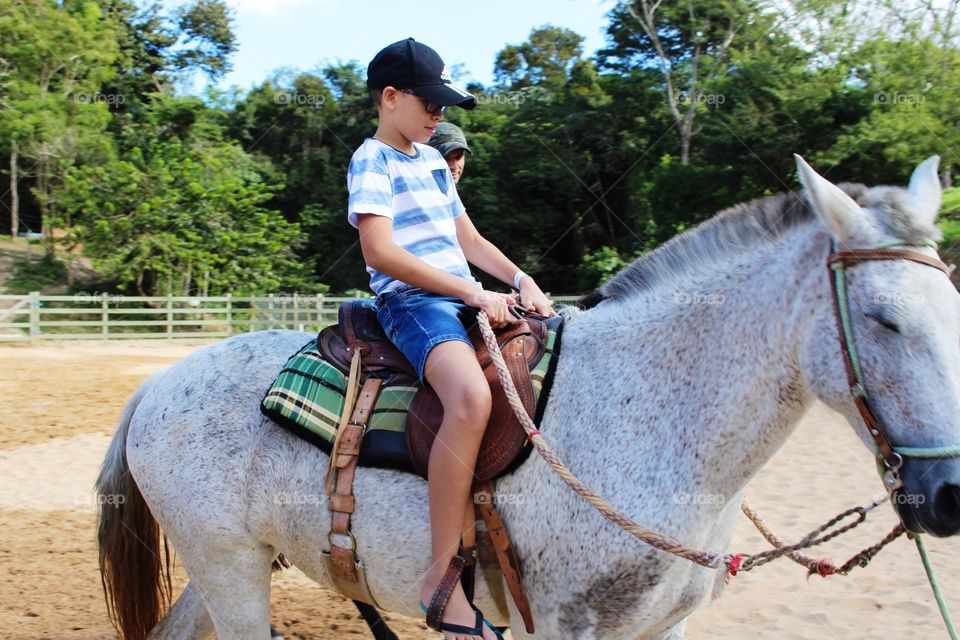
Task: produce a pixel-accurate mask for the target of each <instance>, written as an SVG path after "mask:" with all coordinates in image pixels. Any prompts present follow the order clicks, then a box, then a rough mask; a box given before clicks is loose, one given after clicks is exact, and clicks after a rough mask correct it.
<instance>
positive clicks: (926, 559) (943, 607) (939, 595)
mask: <svg viewBox="0 0 960 640" xmlns="http://www.w3.org/2000/svg"><path fill="white" fill-rule="evenodd" d="M913 541H914V542H916V543H917V551H919V552H920V560H921V561H923V570H924V571H926V572H927V580H928V581H929V582H930V588H931V589H933V597H934V598H936V599H937V607H938V608H939V609H940V616H941V617H943V623H944V624H945V625H947V633H948V634H950V640H960V639H958V637H957V630H956V628H954V626H953V618H951V617H950V610H949V609H947V603H946V601H944V599H943V592H942V591H941V590H940V583H939V582H938V581H937V575H936V574H935V573H934V572H933V563H931V562H930V556H929V555H928V554H927V547H926V545H924V544H923V538H922V537H920V536H914V538H913Z"/></svg>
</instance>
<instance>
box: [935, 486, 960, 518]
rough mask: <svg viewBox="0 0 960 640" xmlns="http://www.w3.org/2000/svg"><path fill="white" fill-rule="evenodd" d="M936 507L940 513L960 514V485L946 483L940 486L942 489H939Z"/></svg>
mask: <svg viewBox="0 0 960 640" xmlns="http://www.w3.org/2000/svg"><path fill="white" fill-rule="evenodd" d="M934 507H935V508H936V511H937V512H938V513H943V514H950V515H958V514H960V486H958V485H955V484H945V485H943V486H942V487H940V490H939V491H937V497H936V503H935V504H934Z"/></svg>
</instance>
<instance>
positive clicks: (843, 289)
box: [827, 240, 960, 494]
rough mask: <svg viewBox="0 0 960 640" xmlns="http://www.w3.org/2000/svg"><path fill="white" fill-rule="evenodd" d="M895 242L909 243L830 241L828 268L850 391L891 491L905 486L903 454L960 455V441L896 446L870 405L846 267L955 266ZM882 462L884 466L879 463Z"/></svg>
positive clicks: (947, 269)
mask: <svg viewBox="0 0 960 640" xmlns="http://www.w3.org/2000/svg"><path fill="white" fill-rule="evenodd" d="M894 246H907V243H905V242H896V243H890V244H887V245H883V246H880V247H875V248H871V249H847V250H845V251H840V250H839V247H838V243H837V242H836V241H835V240H834V241H832V242H831V246H830V254H829V255H828V257H827V268H828V269H830V272H831V277H830V287H831V289H832V291H833V308H834V312H835V314H836V318H837V328H838V333H839V336H840V346H841V351H842V353H843V363H844V366H845V368H846V370H847V383H848V385H849V388H850V395H851V396H853V402H854V404H855V405H856V407H857V410H858V411H859V412H860V416H861V417H862V418H863V421H864V423H865V424H866V426H867V432H868V433H869V434H870V436H871V437H872V438H873V441H874V443H876V445H877V458H878V468H879V470H880V472H881V475H882V477H883V484H884V487H885V488H886V490H887V491H888V492H890V493H891V494H892V493H893V492H894V491H896V490H897V489H900V488H902V487H903V482H902V481H901V479H900V468H901V467H902V466H903V459H904V457H914V458H937V457H952V456H960V445H958V446H952V447H938V448H923V447H898V446H895V445H894V444H893V443H892V442H891V441H890V438H889V437H888V436H887V430H886V428H885V427H884V426H883V422H882V421H881V420H880V418H879V417H877V414H876V413H874V411H873V408H872V407H871V402H870V398H869V395H868V393H867V387H866V384H865V383H864V378H863V372H862V370H861V368H860V357H859V353H858V352H857V346H856V342H855V340H854V335H853V324H852V323H851V322H850V313H849V300H848V297H847V286H846V285H847V282H846V269H847V268H848V267H850V266H853V265H855V264H859V263H861V262H868V261H872V260H910V261H912V262H916V263H918V264H922V265H926V266H928V267H933V268H934V269H937V270H939V271H942V272H943V273H944V274H946V276H947V277H948V278H949V277H950V273H951V271H952V270H953V269H952V268H951V267H948V266H947V265H946V264H945V263H944V262H943V261H942V260H940V259H939V258H934V257H931V256H928V255H925V254H923V253H919V252H917V251H908V250H900V249H890V247H894ZM930 246H932V247H933V248H934V249H935V248H936V244H935V243H933V242H931V243H930ZM881 463H882V467H881V466H880V464H881Z"/></svg>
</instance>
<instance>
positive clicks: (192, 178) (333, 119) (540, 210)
mask: <svg viewBox="0 0 960 640" xmlns="http://www.w3.org/2000/svg"><path fill="white" fill-rule="evenodd" d="M958 2H960V0H950V1H949V2H947V3H946V4H944V3H939V4H937V3H927V2H920V1H919V0H916V1H915V2H914V1H908V2H902V1H899V0H897V1H895V0H860V1H858V2H849V1H848V0H789V1H788V2H778V3H772V2H769V1H766V0H704V1H700V0H698V1H696V2H693V1H692V0H673V1H667V0H623V1H621V2H619V3H617V4H616V5H615V6H614V7H613V8H612V9H611V11H610V12H609V14H608V16H607V20H608V24H607V30H606V45H605V47H604V48H603V49H601V50H600V51H597V52H596V53H591V52H587V51H584V46H583V45H584V38H583V37H582V36H581V35H580V34H578V33H576V32H574V31H572V30H570V29H566V28H562V27H557V26H553V25H550V24H549V21H548V20H545V22H546V24H544V25H542V26H538V27H536V28H534V29H533V30H532V31H531V33H530V34H529V36H528V38H527V39H526V40H525V41H523V42H513V43H505V44H504V46H503V47H502V49H501V50H500V52H499V53H498V54H497V55H496V57H495V60H494V61H493V63H494V68H493V71H494V74H493V77H494V78H495V81H494V83H493V84H491V85H490V86H482V85H479V84H474V85H471V86H470V87H469V88H470V90H471V91H473V92H475V94H476V95H477V98H478V102H479V103H480V106H479V108H478V109H476V110H474V111H470V112H467V111H462V110H459V109H451V110H450V111H448V114H447V117H448V118H449V119H450V120H451V121H453V122H454V123H456V124H458V125H460V126H461V127H462V128H463V129H464V131H465V132H466V134H467V138H468V141H469V144H470V148H471V154H470V155H469V156H468V160H467V166H466V171H465V174H464V178H463V180H462V181H461V183H460V185H459V187H458V188H459V190H460V194H461V197H462V199H463V201H464V203H465V204H466V206H467V210H468V212H469V214H470V216H471V218H472V219H473V220H474V222H475V224H476V226H477V227H478V229H479V230H480V231H481V233H483V234H484V235H485V236H486V237H488V238H489V239H490V240H491V241H492V242H493V243H494V244H496V245H497V246H498V247H500V248H501V249H503V251H504V252H505V253H506V254H507V255H508V256H509V257H511V258H512V259H513V260H514V261H515V262H517V263H518V264H519V265H520V266H521V268H523V269H524V270H525V271H527V272H528V273H531V274H533V275H534V276H535V277H536V278H537V280H538V281H539V282H540V284H541V286H542V287H543V288H544V289H545V290H548V291H551V292H553V293H574V292H582V291H586V290H589V289H590V288H592V287H595V286H597V285H598V284H599V283H600V282H602V281H603V280H604V279H605V278H607V277H609V275H611V274H612V273H613V272H614V271H616V269H618V268H620V267H621V266H622V265H624V264H626V263H627V262H628V261H629V260H631V259H632V258H634V257H635V256H637V255H640V254H642V253H643V252H645V251H648V250H650V249H651V248H653V247H655V246H657V245H658V244H659V243H661V242H663V241H665V240H667V239H669V238H670V237H671V236H673V235H674V234H676V233H678V232H680V231H682V230H684V229H686V228H689V227H691V226H693V225H695V224H697V223H699V222H700V221H702V220H704V219H706V218H707V217H709V216H710V215H712V214H713V213H714V212H716V211H718V210H720V209H722V208H724V207H726V206H729V205H731V204H734V203H736V202H740V201H743V200H746V199H749V198H753V197H756V196H760V195H764V194H770V193H775V192H780V191H785V190H788V189H791V188H794V187H795V186H796V182H795V180H794V178H793V172H794V169H793V160H792V154H793V153H800V154H802V155H804V156H805V157H807V158H809V159H811V160H812V161H813V162H814V163H815V164H816V165H817V166H818V168H821V169H823V170H825V171H829V175H830V178H831V179H832V180H835V181H842V180H853V181H862V182H866V183H903V182H905V181H906V179H907V178H908V177H909V173H910V171H911V169H912V167H913V166H914V165H915V164H916V163H917V162H918V161H920V160H922V159H923V158H925V157H927V156H929V155H931V154H935V153H936V154H939V155H940V156H941V158H942V172H943V180H944V183H945V185H948V186H949V185H950V184H951V183H952V179H953V178H952V176H953V171H954V169H955V165H956V164H957V162H958V160H957V157H956V155H955V154H953V153H952V152H951V149H953V148H954V147H955V146H956V144H957V143H958V142H960V140H958V139H957V137H958V136H960V129H958V127H957V123H958V115H960V114H958V108H960V107H958V103H957V101H956V100H955V99H954V96H955V95H956V94H957V92H958V89H960V50H958V41H957V32H956V29H957V27H956V25H955V24H954V22H955V16H956V8H957V3H958ZM232 20H233V17H232V14H231V11H230V10H229V9H228V7H227V5H226V4H225V2H224V1H223V0H190V1H188V2H187V3H185V4H183V5H181V6H179V8H176V9H173V10H165V9H164V8H163V7H162V6H161V5H160V4H142V3H135V2H133V1H131V0H63V1H56V0H9V1H8V2H6V3H3V4H2V5H0V150H2V152H3V154H4V155H5V156H6V157H8V158H9V160H10V161H9V162H5V163H4V166H5V167H9V168H7V169H6V176H7V177H8V178H9V184H10V189H9V190H8V189H4V190H5V191H7V192H8V193H7V195H5V196H4V197H3V199H2V201H3V203H4V206H5V207H6V208H8V209H10V210H11V213H12V216H11V217H10V218H8V217H7V216H4V217H3V219H2V220H0V229H2V230H5V231H6V232H8V233H16V232H17V231H24V230H40V229H42V230H43V232H44V238H45V242H46V245H47V250H48V258H49V259H51V260H53V259H57V258H59V259H70V258H71V257H72V256H76V255H77V254H78V253H80V252H82V253H83V254H84V255H86V256H88V257H90V258H91V259H92V260H93V261H94V264H95V266H96V267H97V268H98V269H99V270H101V272H102V273H103V274H104V275H105V276H106V277H109V278H111V279H112V280H113V281H114V283H115V284H116V286H117V287H118V288H119V289H122V290H129V291H131V292H134V291H135V292H137V293H143V294H163V293H178V294H179V293H182V294H191V293H196V292H201V291H208V292H210V293H221V292H226V291H235V292H255V291H270V290H273V291H277V290H288V291H292V290H298V291H325V290H331V291H334V292H348V291H353V290H366V289H367V274H366V272H365V270H364V268H363V259H362V255H361V253H360V249H359V243H358V238H357V233H356V230H355V229H353V228H352V227H350V226H349V225H348V224H347V222H346V199H347V192H346V170H347V164H348V162H349V159H350V157H351V155H352V153H353V151H354V150H355V149H356V148H357V146H359V145H360V143H361V142H362V141H363V139H364V138H365V137H367V136H369V135H371V134H372V133H373V131H374V130H375V128H376V111H375V108H374V105H373V103H372V101H371V99H370V97H369V95H368V93H367V90H366V87H365V83H364V69H363V66H362V64H361V63H358V62H356V61H347V62H339V63H336V64H328V65H323V66H320V67H318V68H315V69H310V70H302V71H299V70H289V69H287V70H279V71H277V72H275V73H273V74H272V75H271V76H270V77H268V78H264V80H263V81H262V82H261V83H260V84H259V85H258V86H256V87H254V88H253V89H251V90H249V91H238V90H233V91H227V92H224V91H215V90H208V91H207V92H206V93H205V94H204V95H202V96H190V95H183V94H181V93H178V90H177V86H178V82H177V80H178V78H180V77H182V76H183V75H185V74H201V75H204V76H206V77H209V78H211V79H217V78H220V77H222V75H223V74H224V73H226V72H227V71H228V70H229V69H230V66H231V55H232V53H233V52H234V51H235V50H236V48H237V40H236V36H235V34H234V32H233V22H232ZM371 53H372V52H371ZM441 53H442V52H441ZM55 230H56V233H54V231H55ZM478 276H481V280H483V281H484V283H485V284H487V285H489V286H495V287H502V286H503V285H502V283H495V282H493V281H491V280H490V279H489V278H488V277H486V276H483V275H482V274H478Z"/></svg>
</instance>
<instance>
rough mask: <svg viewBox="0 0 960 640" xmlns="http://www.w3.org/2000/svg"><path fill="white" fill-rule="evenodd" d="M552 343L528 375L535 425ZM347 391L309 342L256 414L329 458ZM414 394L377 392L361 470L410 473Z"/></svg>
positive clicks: (552, 336) (398, 388)
mask: <svg viewBox="0 0 960 640" xmlns="http://www.w3.org/2000/svg"><path fill="white" fill-rule="evenodd" d="M556 338H557V332H556V331H554V330H550V331H548V333H547V344H546V349H545V352H544V355H543V357H542V358H541V359H540V362H538V363H537V366H536V367H535V368H534V369H532V370H531V371H530V377H531V380H532V382H533V388H534V394H535V396H536V398H537V416H536V420H537V422H538V423H539V419H540V416H541V414H542V412H543V407H542V406H541V405H542V404H545V403H542V402H540V400H541V396H542V394H541V391H542V390H543V388H544V380H545V379H546V378H547V373H548V371H550V369H551V368H550V363H551V362H552V361H553V359H554V344H555V342H556ZM346 388H347V376H346V375H345V374H343V373H341V372H340V370H339V369H337V368H336V367H334V366H333V365H332V364H330V363H329V362H327V361H326V360H324V359H323V357H322V356H321V355H320V353H319V352H318V351H317V341H316V339H313V340H311V341H310V342H308V343H307V344H305V345H303V347H301V348H300V350H299V351H297V352H296V353H295V354H293V355H292V356H291V357H290V359H289V360H287V362H286V364H285V365H284V366H283V369H282V370H281V371H280V373H279V375H277V378H276V379H275V380H274V381H273V384H272V385H270V390H269V391H268V392H267V394H266V396H264V398H263V401H262V402H261V403H260V410H261V412H262V413H263V414H264V415H265V416H267V417H268V418H270V419H271V420H273V421H274V422H276V423H277V424H279V425H281V426H283V427H285V428H286V429H288V430H289V431H291V432H292V433H294V434H295V435H297V436H299V437H301V438H303V439H304V440H307V441H308V442H310V443H312V444H314V445H316V446H318V447H320V448H321V449H322V450H323V451H325V452H326V453H328V454H329V453H330V450H331V449H332V448H333V442H334V440H335V439H336V437H337V425H338V424H339V423H340V414H341V412H342V411H343V405H344V403H345V398H346ZM418 389H419V387H417V386H415V385H405V384H393V385H388V386H384V387H383V388H382V389H381V390H380V395H379V397H378V398H377V401H376V404H375V405H374V408H373V411H372V412H371V415H370V420H369V422H368V425H367V432H366V434H365V435H364V437H363V442H362V444H361V449H360V460H359V464H360V466H367V467H385V468H391V469H400V470H402V471H409V472H413V467H412V465H411V464H410V453H409V450H408V449H407V442H406V436H405V434H404V427H405V424H406V418H407V412H408V410H409V408H410V405H411V403H412V402H413V397H414V396H415V395H416V393H417V390H418ZM543 399H546V397H545V396H543ZM528 448H529V447H528ZM523 457H524V458H525V457H526V456H523Z"/></svg>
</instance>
